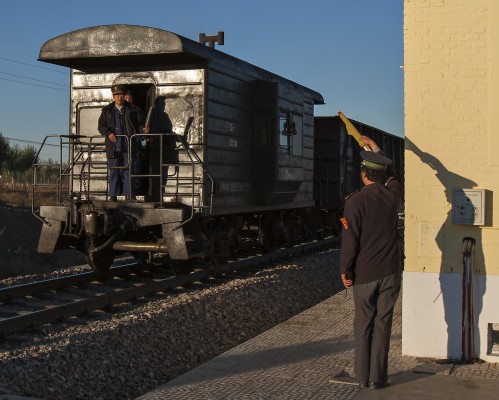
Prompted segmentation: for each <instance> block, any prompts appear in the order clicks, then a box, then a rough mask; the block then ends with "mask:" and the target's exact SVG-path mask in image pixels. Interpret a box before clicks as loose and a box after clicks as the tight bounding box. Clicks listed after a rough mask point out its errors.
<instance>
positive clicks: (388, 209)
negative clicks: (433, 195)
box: [340, 136, 402, 389]
mask: <svg viewBox="0 0 499 400" xmlns="http://www.w3.org/2000/svg"><path fill="white" fill-rule="evenodd" d="M362 140H363V141H364V143H366V144H367V145H368V146H369V147H370V148H371V149H372V150H373V151H362V152H361V153H360V155H361V157H362V162H361V178H362V182H363V183H364V187H363V188H362V189H361V190H359V191H357V192H356V193H355V194H353V195H351V196H349V197H348V198H347V199H346V201H345V209H344V215H343V218H341V222H342V223H343V230H342V243H341V255H340V271H341V279H342V281H343V284H344V286H345V287H346V288H349V287H350V286H352V287H353V298H354V307H355V317H354V348H355V377H356V380H357V382H358V383H359V386H361V387H368V386H370V387H371V388H373V389H379V388H382V387H385V386H388V384H389V381H388V371H387V369H388V350H389V347H390V334H391V328H392V319H393V308H394V306H395V302H396V300H397V297H398V294H399V291H400V284H401V256H400V242H399V234H398V229H397V218H398V206H399V201H400V198H401V195H402V186H401V185H400V183H399V182H398V181H397V180H396V179H393V178H390V179H387V173H386V170H387V167H388V166H390V165H391V164H392V162H391V160H390V159H388V158H387V157H385V156H384V155H382V153H381V151H380V149H379V147H378V146H377V145H376V143H375V142H374V141H373V140H372V139H370V138H368V137H366V136H363V137H362Z"/></svg>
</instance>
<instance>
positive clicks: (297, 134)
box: [292, 114, 303, 156]
mask: <svg viewBox="0 0 499 400" xmlns="http://www.w3.org/2000/svg"><path fill="white" fill-rule="evenodd" d="M292 120H293V136H292V147H293V155H294V156H302V155H303V117H302V116H301V115H296V114H293V118H292Z"/></svg>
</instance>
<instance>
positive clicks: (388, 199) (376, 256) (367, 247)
mask: <svg viewBox="0 0 499 400" xmlns="http://www.w3.org/2000/svg"><path fill="white" fill-rule="evenodd" d="M401 195H402V186H401V185H400V183H399V182H398V181H397V180H391V181H390V182H389V183H388V184H387V186H385V185H382V184H379V183H372V184H370V185H367V186H364V187H363V188H362V189H361V190H359V191H358V192H357V193H355V194H353V195H352V196H351V197H349V198H347V200H346V201H345V210H344V214H343V219H342V222H343V232H342V244H341V255H340V271H341V273H342V274H346V275H347V278H349V279H353V281H354V284H361V283H368V282H373V281H376V280H378V279H381V278H383V277H385V276H388V275H391V274H394V273H396V272H399V271H400V270H401V258H400V257H401V253H400V241H399V234H398V229H397V219H398V206H399V201H400V198H401Z"/></svg>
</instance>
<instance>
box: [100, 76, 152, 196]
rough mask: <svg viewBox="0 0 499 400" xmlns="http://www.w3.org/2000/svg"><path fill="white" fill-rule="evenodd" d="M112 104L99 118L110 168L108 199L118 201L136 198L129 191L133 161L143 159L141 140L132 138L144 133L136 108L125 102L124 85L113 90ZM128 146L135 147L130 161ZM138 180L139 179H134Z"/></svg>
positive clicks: (133, 171) (104, 109)
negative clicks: (121, 197)
mask: <svg viewBox="0 0 499 400" xmlns="http://www.w3.org/2000/svg"><path fill="white" fill-rule="evenodd" d="M111 92H112V94H113V100H114V101H113V102H112V103H110V104H108V105H107V106H105V107H104V108H103V109H102V112H101V115H100V117H99V122H98V129H99V132H100V134H101V135H103V136H105V138H106V139H105V143H106V157H107V160H108V167H109V198H110V200H111V201H116V199H117V196H120V195H121V194H124V195H125V196H127V198H128V199H131V198H132V197H133V196H135V194H136V193H134V192H135V188H134V185H133V184H132V187H130V179H129V173H130V170H131V171H132V175H135V174H137V173H138V171H136V165H137V163H136V162H134V157H139V156H140V137H139V136H134V139H133V141H131V140H128V139H127V137H128V138H130V137H131V136H132V135H137V134H138V133H139V132H142V131H143V128H144V126H143V122H141V121H140V120H139V117H138V115H139V114H138V112H136V106H134V105H133V104H129V103H128V102H127V101H125V92H126V89H125V87H124V86H122V85H113V86H112V87H111ZM129 146H131V147H132V153H133V154H130V155H131V157H130V158H129V150H130V149H129ZM135 179H136V178H135Z"/></svg>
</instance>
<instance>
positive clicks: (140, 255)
mask: <svg viewBox="0 0 499 400" xmlns="http://www.w3.org/2000/svg"><path fill="white" fill-rule="evenodd" d="M130 254H131V255H132V257H133V258H135V260H136V261H137V263H138V265H139V269H140V271H142V270H144V269H145V268H146V267H147V266H148V265H149V264H150V263H149V257H148V254H149V253H145V252H143V251H131V252H130Z"/></svg>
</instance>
